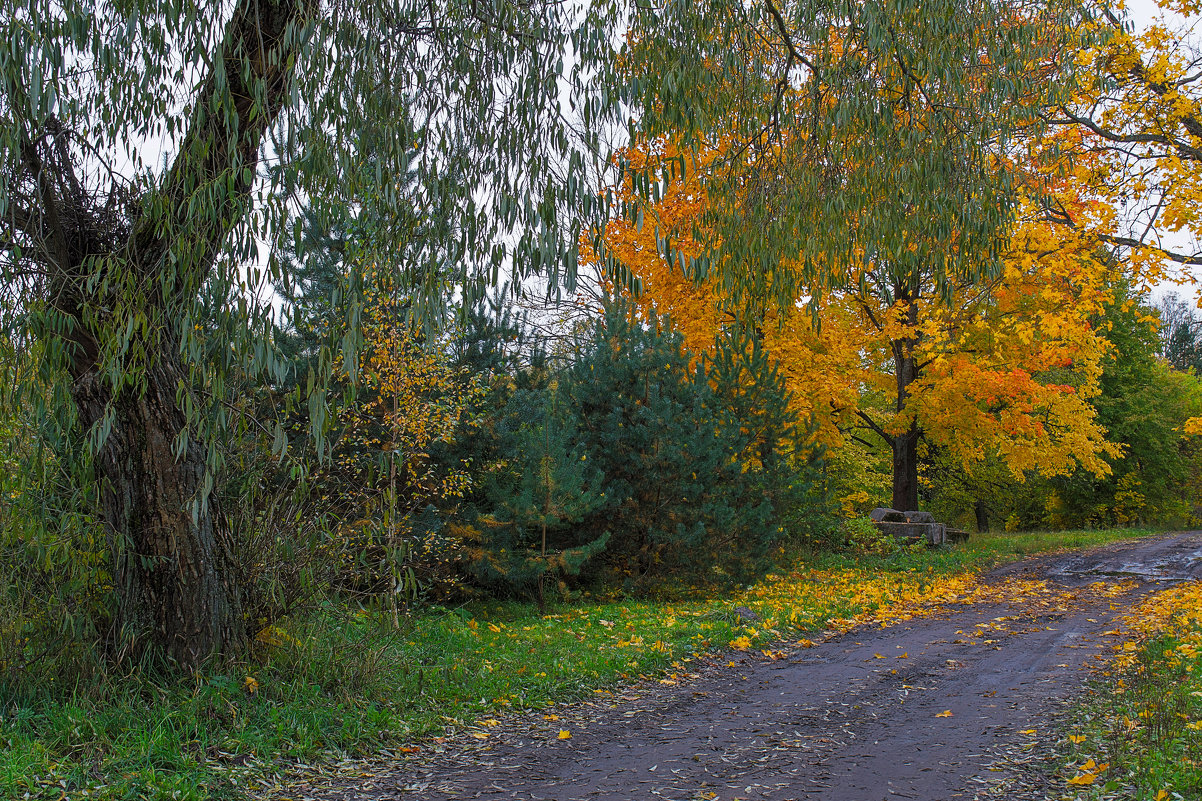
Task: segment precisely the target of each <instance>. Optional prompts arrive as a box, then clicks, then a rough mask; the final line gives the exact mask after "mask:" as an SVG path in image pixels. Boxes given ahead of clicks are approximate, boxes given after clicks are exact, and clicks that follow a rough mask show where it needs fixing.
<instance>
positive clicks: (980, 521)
mask: <svg viewBox="0 0 1202 801" xmlns="http://www.w3.org/2000/svg"><path fill="white" fill-rule="evenodd" d="M972 510H973V513H974V514H976V516H977V531H978V532H979V533H982V534H983V533H985V532H986V531H988V530H989V508H988V507H986V506H985V502H984V501H976V502H975V503H974V504H973V507H972Z"/></svg>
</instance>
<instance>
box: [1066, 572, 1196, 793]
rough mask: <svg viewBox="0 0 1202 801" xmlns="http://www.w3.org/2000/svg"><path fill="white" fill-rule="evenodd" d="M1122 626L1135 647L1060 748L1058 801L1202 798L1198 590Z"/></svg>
mask: <svg viewBox="0 0 1202 801" xmlns="http://www.w3.org/2000/svg"><path fill="white" fill-rule="evenodd" d="M1126 624H1127V626H1128V627H1129V628H1130V629H1131V630H1133V632H1134V633H1135V635H1136V636H1135V638H1134V639H1132V640H1128V641H1126V642H1124V643H1123V644H1122V645H1121V646H1120V652H1119V654H1118V656H1117V658H1116V659H1115V661H1114V663H1113V664H1112V665H1111V666H1110V669H1109V671H1108V675H1105V676H1102V677H1100V678H1099V680H1098V681H1096V682H1095V683H1094V685H1093V686H1092V687H1091V689H1090V691H1089V692H1088V693H1087V695H1086V696H1085V698H1084V700H1083V701H1082V703H1081V704H1080V705H1079V706H1078V707H1077V708H1076V709H1075V710H1074V713H1073V714H1072V716H1071V718H1070V723H1069V724H1068V727H1067V731H1066V733H1065V737H1064V739H1063V740H1062V741H1061V743H1060V750H1061V752H1062V754H1061V756H1062V759H1061V770H1060V778H1061V781H1062V782H1063V784H1062V786H1063V787H1064V792H1063V797H1064V798H1073V799H1081V801H1085V800H1086V799H1088V800H1089V801H1094V800H1095V799H1112V798H1123V799H1132V801H1186V800H1187V799H1198V798H1202V582H1193V583H1189V584H1181V585H1177V586H1174V587H1170V588H1169V589H1167V590H1164V591H1161V592H1159V593H1157V594H1156V595H1154V596H1152V597H1151V598H1149V599H1148V600H1147V601H1145V602H1144V603H1143V604H1141V605H1140V606H1139V607H1137V608H1136V609H1135V610H1134V611H1133V612H1132V613H1131V614H1130V615H1129V616H1128V617H1127V619H1126Z"/></svg>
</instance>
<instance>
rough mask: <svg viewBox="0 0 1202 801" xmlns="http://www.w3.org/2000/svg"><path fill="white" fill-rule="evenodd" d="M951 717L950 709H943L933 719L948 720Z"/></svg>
mask: <svg viewBox="0 0 1202 801" xmlns="http://www.w3.org/2000/svg"><path fill="white" fill-rule="evenodd" d="M951 716H952V711H951V710H950V709H945V710H943V711H942V712H939V713H937V714H936V715H935V717H937V718H950V717H951Z"/></svg>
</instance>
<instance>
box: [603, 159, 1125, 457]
mask: <svg viewBox="0 0 1202 801" xmlns="http://www.w3.org/2000/svg"><path fill="white" fill-rule="evenodd" d="M722 148H723V145H722V144H721V143H718V144H717V145H715V146H714V147H712V148H710V149H709V150H705V151H698V152H684V151H681V150H679V149H678V148H677V147H676V146H675V145H674V144H673V143H672V142H670V141H662V140H661V141H655V142H652V143H643V144H641V145H639V146H637V147H633V148H630V149H628V150H627V151H626V153H625V154H624V157H625V158H627V159H628V160H629V161H630V162H631V163H632V165H633V166H634V167H635V168H636V170H638V169H642V168H645V167H652V168H659V167H661V166H663V165H666V164H668V163H670V162H672V161H673V160H677V161H680V160H683V163H684V165H685V170H684V175H683V176H681V175H676V176H675V177H671V178H670V179H669V180H667V181H665V182H664V183H663V184H662V185H661V187H660V195H659V200H658V201H656V202H652V203H645V205H644V207H643V211H642V219H641V222H642V224H641V226H640V225H638V224H637V223H636V222H635V221H634V220H633V219H629V218H623V219H618V220H615V221H612V222H611V223H610V224H609V225H608V227H607V228H606V230H605V232H604V242H605V246H606V248H607V252H608V254H609V255H610V256H611V257H613V258H614V259H616V260H617V261H618V262H619V263H620V264H622V265H624V266H625V267H626V268H628V269H629V270H630V271H631V273H632V274H633V276H634V277H635V278H637V281H638V285H639V287H640V289H641V293H640V294H638V296H637V297H636V298H635V302H636V304H637V306H638V308H639V309H641V310H642V311H643V312H644V313H650V312H651V311H652V310H654V311H655V312H656V313H658V314H661V315H662V314H666V315H668V316H669V317H670V318H671V319H672V321H673V323H674V325H675V326H676V327H677V328H678V329H679V330H680V331H681V332H682V334H683V335H684V338H685V341H686V344H687V345H688V347H690V348H691V349H692V350H694V351H695V352H704V351H706V350H708V349H710V348H712V347H713V346H714V342H715V337H716V335H717V334H718V333H719V331H720V330H721V328H722V327H723V326H726V325H729V324H731V323H733V322H735V321H736V320H737V319H747V318H746V317H745V316H744V317H740V315H745V314H746V313H747V311H748V309H749V308H751V314H752V319H753V321H754V324H755V325H756V326H757V328H758V330H759V331H760V332H761V335H762V336H763V340H764V344H765V345H766V347H767V350H768V352H769V353H770V354H772V355H773V356H774V357H775V358H776V359H777V360H779V363H780V366H781V369H782V372H783V373H784V375H785V377H786V381H787V383H788V386H789V389H790V390H791V392H792V394H793V397H794V404H795V408H796V411H798V412H799V413H801V414H802V415H806V416H812V419H813V421H814V423H815V429H814V434H813V437H814V440H815V441H816V442H817V443H821V444H824V445H827V446H831V447H836V448H838V447H842V446H844V445H846V444H847V442H848V439H849V437H850V436H851V435H853V434H855V435H857V436H858V435H862V434H864V433H865V431H866V430H868V431H875V432H876V433H878V434H881V435H882V436H884V435H889V436H896V435H898V434H901V433H903V432H905V431H906V430H908V429H909V428H910V427H911V425H915V426H917V428H918V429H919V430H921V431H922V433H923V435H924V436H925V438H926V439H927V441H928V442H930V443H933V444H935V445H937V446H939V447H941V448H945V449H947V450H948V451H950V452H951V453H953V454H954V455H955V456H956V457H957V458H958V459H959V460H960V461H961V462H962V463H963V464H964V466H965V467H966V468H971V466H972V465H973V464H974V463H977V462H979V461H981V460H983V459H984V458H986V457H987V456H990V455H996V456H999V457H1001V458H1002V459H1003V460H1004V461H1005V463H1006V464H1007V465H1008V466H1009V467H1010V469H1011V470H1012V471H1013V472H1014V474H1015V475H1016V476H1019V477H1021V476H1022V475H1023V474H1024V473H1025V472H1026V471H1031V470H1036V471H1039V472H1041V473H1043V474H1045V475H1056V474H1063V473H1066V472H1069V471H1071V470H1073V469H1075V468H1076V467H1077V466H1083V467H1085V468H1087V469H1089V470H1092V471H1093V472H1095V473H1099V474H1103V473H1106V472H1108V470H1109V468H1108V466H1107V464H1106V462H1105V459H1104V458H1103V457H1105V456H1107V455H1113V454H1115V453H1116V448H1115V447H1114V446H1113V445H1111V444H1109V443H1107V442H1106V441H1105V432H1104V431H1102V430H1101V428H1100V427H1099V426H1098V425H1097V423H1096V422H1095V412H1094V410H1093V408H1092V407H1091V406H1090V404H1089V398H1090V397H1091V396H1093V395H1095V394H1096V393H1097V391H1098V378H1099V375H1100V371H1101V359H1102V357H1103V356H1104V355H1105V353H1106V351H1107V348H1108V343H1107V342H1106V340H1105V338H1104V337H1103V336H1102V332H1099V331H1095V330H1094V329H1093V328H1092V327H1091V325H1090V318H1091V316H1093V315H1095V314H1097V313H1098V312H1099V311H1100V310H1101V308H1102V306H1103V304H1105V303H1106V302H1108V300H1109V298H1110V294H1109V290H1108V287H1107V281H1106V278H1107V275H1108V273H1109V269H1108V264H1107V263H1105V262H1104V261H1103V260H1102V259H1101V258H1100V257H1099V255H1098V251H1097V249H1096V247H1095V244H1094V243H1095V241H1096V240H1091V239H1090V238H1088V237H1087V236H1085V235H1084V234H1081V233H1079V229H1076V228H1073V227H1070V226H1066V225H1063V224H1059V223H1057V222H1055V221H1052V220H1049V219H1048V216H1047V215H1046V214H1045V213H1044V212H1043V208H1044V207H1043V206H1042V205H1037V204H1035V203H1030V204H1028V205H1027V206H1026V207H1024V208H1023V209H1022V210H1021V215H1020V220H1019V224H1018V225H1017V227H1016V229H1015V232H1014V236H1013V240H1012V247H1011V250H1010V252H1009V253H1008V254H1007V255H1006V258H1005V260H1004V270H1003V272H1002V274H1001V275H1000V276H998V277H997V278H996V279H995V280H993V281H990V282H986V283H971V282H963V283H959V284H957V283H956V282H954V281H953V282H952V287H951V291H950V297H947V296H940V294H938V293H937V292H936V291H935V280H934V277H933V276H931V275H924V274H915V273H913V272H911V273H909V274H905V275H903V276H902V279H901V281H902V286H903V288H904V289H905V292H904V293H898V292H896V291H894V290H895V289H896V288H897V287H896V284H897V283H898V279H897V277H896V276H894V277H893V278H890V277H889V268H888V266H887V265H881V264H878V263H871V262H870V263H863V262H859V261H858V262H854V263H847V262H842V263H839V264H834V265H829V266H828V269H827V270H826V271H825V272H826V276H827V277H826V279H825V280H824V281H822V282H821V283H815V284H814V285H813V286H811V287H810V290H809V291H810V292H811V293H812V294H811V295H808V296H802V297H797V298H796V299H795V301H796V302H795V304H794V306H792V307H786V308H781V307H780V306H779V305H776V304H772V303H769V302H768V301H767V300H766V299H759V300H758V308H756V306H757V299H754V298H752V299H750V306H748V305H741V304H739V303H737V302H736V299H735V294H734V292H733V290H730V289H728V288H726V287H724V286H722V285H721V284H720V283H718V281H717V279H715V278H713V277H707V278H705V279H704V280H701V281H695V280H693V278H692V277H690V276H688V275H686V274H685V271H684V270H682V268H681V267H682V265H687V264H688V263H689V259H690V258H693V257H696V256H698V255H700V254H701V252H702V249H703V247H702V243H703V242H704V240H705V236H706V233H705V232H704V230H701V227H700V226H701V224H702V223H701V220H702V219H703V217H702V215H703V212H704V210H705V207H706V202H707V194H706V183H707V179H708V178H709V172H710V170H711V165H713V164H714V162H715V160H716V159H717V158H719V157H720V156H722V155H723V153H722ZM1073 185H1074V184H1072V182H1071V181H1060V182H1059V185H1056V186H1053V187H1052V190H1053V191H1054V192H1055V193H1056V194H1057V199H1058V201H1059V202H1060V203H1061V204H1062V206H1063V207H1064V208H1069V209H1072V211H1073V213H1074V214H1077V215H1079V216H1082V217H1084V216H1088V215H1090V214H1094V213H1098V212H1097V209H1096V208H1095V207H1094V204H1093V203H1092V202H1091V201H1090V200H1089V199H1088V198H1085V197H1082V196H1079V195H1075V194H1074V193H1073V191H1072V186H1073ZM617 194H618V196H619V198H621V199H622V201H623V202H624V203H625V204H627V206H628V207H630V208H632V207H634V204H636V203H638V202H639V201H638V197H637V194H636V193H635V192H634V191H633V187H632V186H631V184H630V182H629V179H628V181H627V184H626V186H624V187H619V188H618V192H617ZM630 216H632V217H633V216H635V215H630ZM949 237H950V238H954V237H952V236H950V235H949ZM665 240H666V241H667V242H668V243H669V246H670V251H671V252H673V253H674V254H679V255H678V256H676V257H675V258H674V259H673V261H672V262H669V261H668V260H667V259H665V258H664V256H663V252H664V249H665V248H664V247H663V244H664V241H665ZM590 258H593V257H592V256H591V255H590ZM899 294H905V295H908V298H899ZM815 318H816V320H817V322H818V325H817V326H815V325H814V321H815ZM898 349H900V351H899V350H898ZM899 352H901V353H903V354H904V355H905V356H906V357H907V358H911V359H913V363H914V364H915V365H917V366H919V367H920V368H921V369H919V370H917V373H916V376H915V377H914V378H913V380H912V382H910V383H909V384H908V385H907V386H905V387H904V388H903V389H904V391H902V392H901V393H900V397H899V389H898V379H897V374H896V371H895V367H896V364H897V362H896V359H895V356H896V355H897V353H899Z"/></svg>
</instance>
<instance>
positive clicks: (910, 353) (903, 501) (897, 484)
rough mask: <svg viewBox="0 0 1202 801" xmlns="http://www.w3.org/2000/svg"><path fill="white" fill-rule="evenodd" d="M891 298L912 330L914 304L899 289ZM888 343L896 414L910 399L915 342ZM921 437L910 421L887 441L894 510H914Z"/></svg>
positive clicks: (915, 369) (915, 363) (915, 375)
mask: <svg viewBox="0 0 1202 801" xmlns="http://www.w3.org/2000/svg"><path fill="white" fill-rule="evenodd" d="M895 296H896V297H897V299H898V302H901V303H905V304H907V310H906V321H905V322H906V325H908V326H910V327H911V330H913V326H915V325H917V323H918V319H917V317H918V305H917V303H916V302H915V301H913V300H911V297H910V294H909V293H908V292H905V291H904V290H903V288H901V287H895ZM891 344H892V349H893V367H894V375H895V377H896V379H897V394H896V399H895V408H896V410H897V412H898V413H899V414H900V413H901V412H902V411H904V410H905V408H906V402H907V401H908V400H909V399H910V386H911V385H912V384H913V383H914V382H915V381H916V380H917V379H918V374H919V367H918V361H917V359H916V358H915V356H914V350H915V348H916V347H917V346H918V340H917V339H915V338H912V337H907V338H904V339H896V340H894V341H893V342H892V343H891ZM921 436H922V431H921V430H920V429H919V428H918V424H917V423H914V422H911V423H910V427H909V428H908V429H907V430H906V431H904V432H902V433H901V434H895V435H894V436H892V437H891V438H890V442H889V445H890V447H891V448H892V449H893V508H894V509H897V510H898V511H902V512H909V511H917V510H918V440H919V439H920V438H921Z"/></svg>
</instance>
